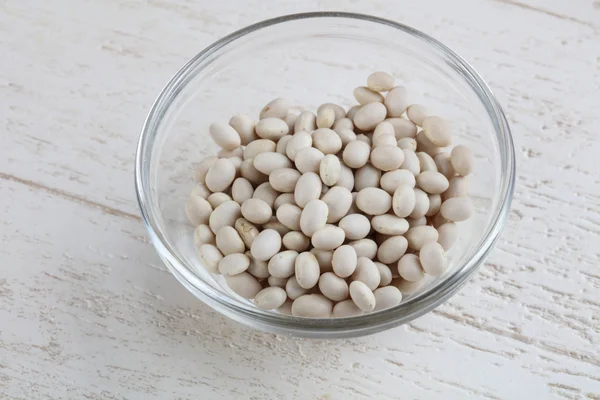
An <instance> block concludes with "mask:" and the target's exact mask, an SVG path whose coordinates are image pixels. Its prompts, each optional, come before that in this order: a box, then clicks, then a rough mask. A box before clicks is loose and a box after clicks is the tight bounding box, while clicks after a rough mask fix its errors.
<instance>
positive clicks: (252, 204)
mask: <svg viewBox="0 0 600 400" xmlns="http://www.w3.org/2000/svg"><path fill="white" fill-rule="evenodd" d="M241 210H242V215H243V216H244V218H246V219H247V220H248V221H250V222H252V223H254V224H258V225H262V224H266V223H267V222H269V220H270V219H271V217H272V216H273V210H272V209H271V207H270V206H269V205H268V204H267V203H266V202H265V201H264V200H261V199H255V198H253V199H248V200H246V201H245V202H244V203H243V204H242V208H241Z"/></svg>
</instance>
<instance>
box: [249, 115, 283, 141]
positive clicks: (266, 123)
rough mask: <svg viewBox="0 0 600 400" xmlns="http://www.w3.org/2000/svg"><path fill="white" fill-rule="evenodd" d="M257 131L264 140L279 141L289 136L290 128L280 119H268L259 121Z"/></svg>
mask: <svg viewBox="0 0 600 400" xmlns="http://www.w3.org/2000/svg"><path fill="white" fill-rule="evenodd" d="M255 131H256V134H257V135H258V136H260V137H261V138H263V139H269V140H273V141H277V140H279V139H281V138H282V137H284V136H285V135H287V134H288V132H289V131H290V128H289V127H288V126H287V124H286V123H285V121H283V120H281V119H279V118H273V117H267V118H264V119H261V120H260V121H258V124H256V128H255Z"/></svg>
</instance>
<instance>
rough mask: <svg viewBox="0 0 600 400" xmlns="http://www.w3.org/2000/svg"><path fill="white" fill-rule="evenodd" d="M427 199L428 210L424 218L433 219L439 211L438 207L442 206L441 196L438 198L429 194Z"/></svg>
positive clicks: (437, 195) (436, 195)
mask: <svg viewBox="0 0 600 400" xmlns="http://www.w3.org/2000/svg"><path fill="white" fill-rule="evenodd" d="M427 197H429V209H428V211H427V214H425V216H426V217H433V216H434V215H435V214H437V213H438V212H439V211H440V207H441V206H442V196H440V195H439V194H430V195H429V196H427Z"/></svg>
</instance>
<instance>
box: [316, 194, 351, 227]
mask: <svg viewBox="0 0 600 400" xmlns="http://www.w3.org/2000/svg"><path fill="white" fill-rule="evenodd" d="M321 200H322V201H323V202H324V203H325V204H326V205H327V209H328V212H327V223H330V224H333V223H336V222H338V221H339V220H341V219H342V218H343V217H345V216H346V214H348V211H350V207H351V206H352V193H351V192H350V191H349V190H348V189H346V188H345V187H341V186H334V187H332V188H330V189H329V190H328V191H327V193H325V194H324V195H323V196H321Z"/></svg>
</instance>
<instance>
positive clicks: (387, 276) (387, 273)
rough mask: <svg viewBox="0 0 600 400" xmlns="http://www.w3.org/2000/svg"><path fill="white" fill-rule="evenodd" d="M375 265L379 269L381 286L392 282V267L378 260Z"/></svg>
mask: <svg viewBox="0 0 600 400" xmlns="http://www.w3.org/2000/svg"><path fill="white" fill-rule="evenodd" d="M375 266H376V267H377V270H378V271H379V277H380V280H379V287H383V286H387V285H389V284H390V283H391V282H392V270H391V269H390V267H388V266H387V265H385V264H383V263H380V262H377V261H376V262H375Z"/></svg>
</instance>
